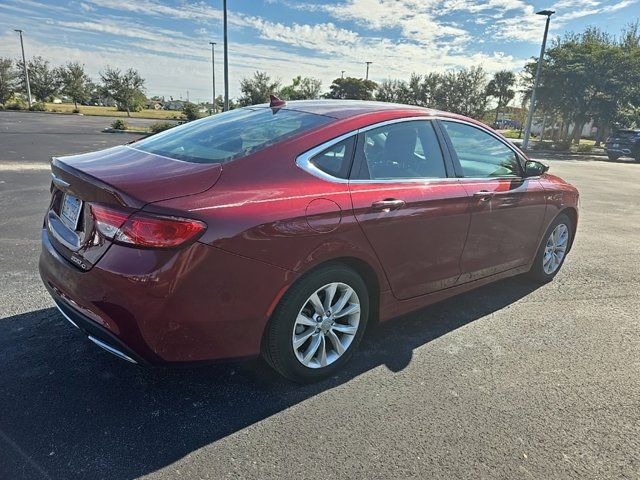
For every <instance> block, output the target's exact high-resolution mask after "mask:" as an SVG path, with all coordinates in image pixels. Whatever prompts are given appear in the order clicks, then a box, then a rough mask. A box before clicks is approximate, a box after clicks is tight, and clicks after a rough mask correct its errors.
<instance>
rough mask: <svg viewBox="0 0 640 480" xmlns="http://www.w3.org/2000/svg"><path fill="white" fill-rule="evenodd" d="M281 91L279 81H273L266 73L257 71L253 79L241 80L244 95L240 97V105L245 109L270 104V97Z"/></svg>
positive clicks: (241, 90) (241, 89)
mask: <svg viewBox="0 0 640 480" xmlns="http://www.w3.org/2000/svg"><path fill="white" fill-rule="evenodd" d="M279 90H280V81H279V80H272V79H271V77H269V75H267V73H266V72H260V71H257V72H256V73H254V74H253V77H251V78H243V79H242V80H240V92H242V95H240V98H239V99H238V103H239V104H240V106H241V107H245V106H247V105H257V104H259V103H264V102H268V101H269V95H272V94H273V95H277V94H278V93H279Z"/></svg>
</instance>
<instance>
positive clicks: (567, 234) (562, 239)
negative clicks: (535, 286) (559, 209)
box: [527, 213, 574, 283]
mask: <svg viewBox="0 0 640 480" xmlns="http://www.w3.org/2000/svg"><path fill="white" fill-rule="evenodd" d="M573 234H574V232H573V222H572V221H571V219H570V218H569V216H568V215H566V214H564V213H561V214H560V215H558V216H557V217H556V218H555V220H554V221H553V222H551V225H549V228H547V231H546V232H545V234H544V236H543V237H542V242H541V243H540V248H538V251H537V252H536V258H535V260H534V262H533V265H532V266H531V270H529V272H528V273H527V276H528V277H529V278H531V279H532V280H534V281H536V282H540V283H547V282H550V281H551V280H553V278H554V277H555V276H556V275H557V274H558V272H559V271H560V268H562V265H563V263H564V260H565V258H567V253H568V252H569V248H570V247H571V243H572V241H573Z"/></svg>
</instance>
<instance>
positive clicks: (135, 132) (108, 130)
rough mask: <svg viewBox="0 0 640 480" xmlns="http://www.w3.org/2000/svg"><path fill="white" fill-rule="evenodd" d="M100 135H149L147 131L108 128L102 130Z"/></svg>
mask: <svg viewBox="0 0 640 480" xmlns="http://www.w3.org/2000/svg"><path fill="white" fill-rule="evenodd" d="M102 133H133V134H135V135H150V133H149V132H148V131H147V130H134V129H127V130H119V129H117V128H110V127H107V128H105V129H103V130H102Z"/></svg>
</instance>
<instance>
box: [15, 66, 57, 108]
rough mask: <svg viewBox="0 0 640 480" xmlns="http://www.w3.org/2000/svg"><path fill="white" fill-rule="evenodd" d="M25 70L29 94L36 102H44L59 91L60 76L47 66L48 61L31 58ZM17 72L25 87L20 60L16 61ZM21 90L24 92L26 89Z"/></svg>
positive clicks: (55, 70)
mask: <svg viewBox="0 0 640 480" xmlns="http://www.w3.org/2000/svg"><path fill="white" fill-rule="evenodd" d="M27 70H28V72H29V86H30V87H31V94H32V95H33V97H34V98H35V99H36V100H38V101H40V102H46V101H47V100H49V99H50V98H51V97H53V96H54V95H56V94H57V93H58V92H59V91H60V86H61V81H60V76H59V75H58V71H57V69H55V68H52V67H51V66H50V65H49V61H48V60H45V59H44V58H42V57H33V58H32V59H31V60H29V61H27ZM18 71H19V76H20V81H21V83H22V85H26V84H27V82H26V79H25V78H24V66H23V63H22V60H20V61H18ZM23 88H24V89H25V92H26V87H23Z"/></svg>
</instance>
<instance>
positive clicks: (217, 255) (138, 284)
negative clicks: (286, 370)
mask: <svg viewBox="0 0 640 480" xmlns="http://www.w3.org/2000/svg"><path fill="white" fill-rule="evenodd" d="M39 268H40V276H41V277H42V280H43V282H44V284H45V286H46V288H47V289H48V290H49V292H50V294H51V296H52V297H53V299H54V301H55V302H56V304H57V306H58V308H60V310H61V311H62V312H63V314H64V315H65V316H66V317H67V318H68V319H69V320H71V321H72V322H73V323H74V324H76V325H77V326H78V327H79V328H80V329H81V330H83V331H85V332H86V333H87V336H90V337H92V338H91V340H92V341H93V342H94V343H96V344H98V345H99V346H101V347H102V348H105V349H106V350H109V347H110V348H112V349H114V350H116V351H117V352H119V353H122V354H123V355H124V356H126V357H129V358H130V359H131V360H133V361H135V362H136V363H148V364H163V363H167V362H199V361H208V360H221V359H228V358H246V357H254V356H257V355H259V353H260V344H261V340H262V334H263V331H264V328H265V325H266V323H267V321H268V319H269V316H270V315H271V311H272V309H273V307H274V305H275V303H277V301H278V300H279V298H280V296H281V295H282V293H283V292H284V291H285V290H286V288H287V287H288V286H289V285H290V284H291V283H292V282H293V281H294V280H295V278H297V275H296V274H294V273H293V272H290V271H288V270H285V269H282V268H279V267H275V266H272V265H269V264H266V263H263V262H259V261H256V260H251V259H247V258H245V257H241V256H239V255H235V254H232V253H228V252H226V251H223V250H220V249H218V248H214V247H211V246H208V245H204V244H201V243H198V242H196V243H194V244H193V245H190V246H189V247H187V248H184V249H179V250H150V249H148V250H142V249H135V248H129V247H125V246H120V245H115V244H114V245H112V246H111V247H110V248H109V250H108V251H107V252H106V253H105V254H104V256H103V257H102V258H101V259H100V261H99V262H98V263H97V264H96V265H95V266H94V267H93V268H92V269H91V270H89V271H81V270H80V269H78V268H76V267H75V266H74V265H72V264H71V263H70V262H69V261H68V260H66V259H65V258H64V257H62V256H61V255H60V254H59V253H58V252H57V251H56V250H55V248H54V247H53V245H52V244H51V242H50V240H49V238H48V234H47V231H46V230H44V229H43V231H42V253H41V255H40V263H39ZM109 351H111V350H109ZM117 352H113V351H111V353H115V354H116V355H118V353H117ZM118 356H120V355H118ZM120 357H121V358H124V357H122V356H120ZM124 359H125V360H126V358H124Z"/></svg>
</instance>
